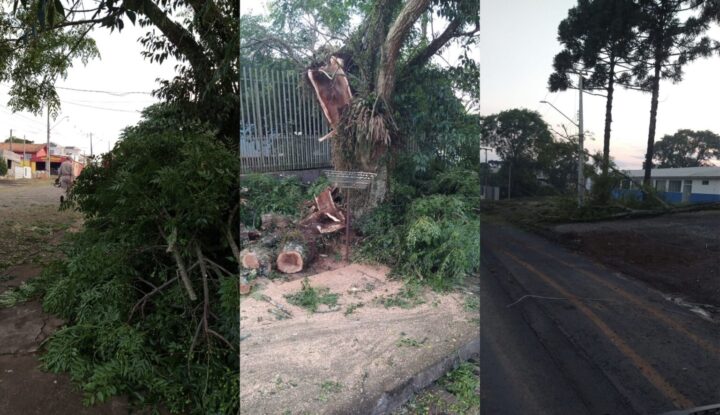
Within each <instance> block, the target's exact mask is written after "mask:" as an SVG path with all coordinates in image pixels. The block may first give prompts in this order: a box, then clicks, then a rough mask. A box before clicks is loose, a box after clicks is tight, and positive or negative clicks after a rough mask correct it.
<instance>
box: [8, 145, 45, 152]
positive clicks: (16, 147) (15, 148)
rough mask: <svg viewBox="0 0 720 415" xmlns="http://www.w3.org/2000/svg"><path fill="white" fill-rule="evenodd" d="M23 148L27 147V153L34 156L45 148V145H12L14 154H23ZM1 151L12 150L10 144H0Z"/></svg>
mask: <svg viewBox="0 0 720 415" xmlns="http://www.w3.org/2000/svg"><path fill="white" fill-rule="evenodd" d="M23 147H25V153H27V154H34V153H37V152H38V151H40V150H43V149H44V148H45V144H24V145H23V143H12V151H13V153H18V154H22V153H23ZM0 150H10V143H0Z"/></svg>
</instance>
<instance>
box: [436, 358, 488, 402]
mask: <svg viewBox="0 0 720 415" xmlns="http://www.w3.org/2000/svg"><path fill="white" fill-rule="evenodd" d="M441 384H442V385H444V386H445V389H447V391H448V392H450V393H452V394H453V395H455V397H457V402H456V403H454V404H453V405H452V406H451V410H452V411H453V412H456V413H470V411H471V410H473V409H479V407H480V377H479V376H478V375H476V374H475V365H473V364H472V363H469V362H465V363H462V364H461V365H460V366H459V367H458V368H457V369H455V370H453V371H452V372H450V373H448V374H447V375H445V377H444V378H443V379H442V380H441Z"/></svg>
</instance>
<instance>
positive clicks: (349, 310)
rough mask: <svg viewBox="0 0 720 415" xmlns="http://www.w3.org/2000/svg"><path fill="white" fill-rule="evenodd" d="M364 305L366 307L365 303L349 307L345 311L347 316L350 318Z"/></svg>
mask: <svg viewBox="0 0 720 415" xmlns="http://www.w3.org/2000/svg"><path fill="white" fill-rule="evenodd" d="M363 305H364V304H363V303H354V304H350V305H349V306H347V309H345V315H346V316H348V315H350V314H352V313H354V312H355V310H357V309H358V308H360V307H362V306H363Z"/></svg>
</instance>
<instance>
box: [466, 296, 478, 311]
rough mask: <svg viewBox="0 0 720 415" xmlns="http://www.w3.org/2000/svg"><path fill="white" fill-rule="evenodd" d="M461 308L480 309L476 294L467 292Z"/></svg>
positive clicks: (467, 309)
mask: <svg viewBox="0 0 720 415" xmlns="http://www.w3.org/2000/svg"><path fill="white" fill-rule="evenodd" d="M463 309H465V311H468V312H471V311H478V310H479V309H480V299H479V298H478V296H477V295H474V294H468V295H466V296H465V302H464V303H463Z"/></svg>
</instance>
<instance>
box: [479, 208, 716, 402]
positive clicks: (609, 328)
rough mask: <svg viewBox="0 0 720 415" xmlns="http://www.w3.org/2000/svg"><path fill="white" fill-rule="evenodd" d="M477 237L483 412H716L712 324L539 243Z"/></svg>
mask: <svg viewBox="0 0 720 415" xmlns="http://www.w3.org/2000/svg"><path fill="white" fill-rule="evenodd" d="M481 236H482V268H481V273H482V274H481V315H482V327H483V328H482V331H481V334H482V338H481V358H480V367H481V378H482V379H481V385H482V390H481V393H482V412H483V413H486V414H497V415H503V414H531V413H532V414H549V415H550V414H563V415H564V414H613V415H615V414H659V413H663V412H666V411H671V410H675V409H680V408H682V409H684V408H691V407H696V406H701V405H708V404H715V403H720V325H719V324H717V323H713V322H711V321H707V320H704V319H702V318H700V317H699V316H697V315H696V314H694V313H692V312H690V311H688V310H687V309H685V308H682V307H680V306H678V305H676V304H674V303H671V302H669V301H667V300H665V299H664V298H663V297H662V295H661V294H660V293H659V292H657V291H654V290H652V289H650V288H648V287H647V286H645V285H642V284H641V283H639V282H636V281H632V280H630V279H628V278H626V277H624V276H622V275H619V274H617V273H615V272H613V271H611V270H609V269H606V268H605V267H603V266H602V265H600V264H597V263H594V262H593V261H591V260H590V259H587V258H585V257H582V256H580V255H577V254H575V253H572V252H570V251H569V250H567V249H565V248H563V247H562V246H560V245H557V244H555V243H551V242H549V241H548V240H546V239H543V238H541V237H538V236H535V235H530V234H528V233H525V232H522V231H519V230H517V229H514V228H512V227H510V226H507V225H501V224H494V223H487V222H484V223H483V225H482V231H481ZM532 296H535V297H532ZM536 296H541V297H545V298H539V297H536Z"/></svg>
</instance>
